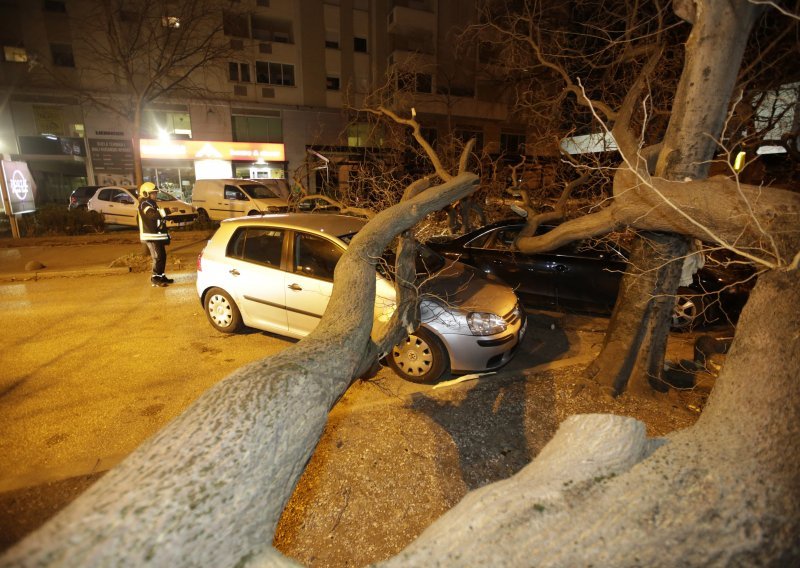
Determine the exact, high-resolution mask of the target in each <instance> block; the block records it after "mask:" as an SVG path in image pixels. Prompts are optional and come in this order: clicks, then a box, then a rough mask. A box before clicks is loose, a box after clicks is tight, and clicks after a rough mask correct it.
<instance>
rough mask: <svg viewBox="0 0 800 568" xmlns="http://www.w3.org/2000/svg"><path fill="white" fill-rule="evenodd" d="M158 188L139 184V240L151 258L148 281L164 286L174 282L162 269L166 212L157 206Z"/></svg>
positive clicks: (167, 237) (163, 266)
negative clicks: (151, 265) (150, 272)
mask: <svg viewBox="0 0 800 568" xmlns="http://www.w3.org/2000/svg"><path fill="white" fill-rule="evenodd" d="M157 195H158V189H157V188H156V186H155V184H154V183H151V182H149V181H146V182H144V183H143V184H142V185H140V186H139V198H140V199H139V240H141V241H142V242H143V243H145V244H146V245H147V248H148V249H149V250H150V256H151V257H152V258H153V274H152V276H150V283H151V284H152V285H153V286H161V287H164V286H166V285H167V284H172V283H173V282H175V281H174V280H173V279H172V278H167V275H166V274H164V269H165V268H166V266H167V245H168V244H169V233H168V232H167V219H166V217H167V212H166V211H165V210H164V209H159V208H158V203H157V202H156V196H157Z"/></svg>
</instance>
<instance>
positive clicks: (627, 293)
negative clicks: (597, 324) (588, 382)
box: [587, 233, 686, 396]
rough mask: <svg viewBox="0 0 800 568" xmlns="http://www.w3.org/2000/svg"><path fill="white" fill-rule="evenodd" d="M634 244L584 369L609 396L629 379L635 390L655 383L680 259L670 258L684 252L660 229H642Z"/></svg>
mask: <svg viewBox="0 0 800 568" xmlns="http://www.w3.org/2000/svg"><path fill="white" fill-rule="evenodd" d="M634 243H635V244H634V247H633V249H632V250H631V258H630V262H629V268H628V271H627V272H626V273H625V275H624V276H623V277H622V281H621V283H620V293H619V297H618V299H617V303H616V305H615V306H614V312H613V313H612V315H611V321H610V322H609V326H608V330H607V331H606V335H605V338H604V341H603V347H602V349H601V350H600V353H599V354H598V356H597V358H596V359H595V360H594V361H593V362H592V363H590V364H589V366H588V368H587V374H588V376H589V377H591V378H594V379H596V380H597V382H598V383H599V384H600V385H601V386H602V387H604V388H605V389H606V391H607V392H610V393H611V394H612V395H614V396H616V395H619V394H621V393H622V392H623V391H625V390H626V388H628V385H629V381H630V389H631V391H635V392H636V393H638V394H647V393H650V392H652V389H651V387H650V385H651V384H652V383H653V382H656V383H658V382H660V380H661V373H662V371H663V361H664V354H665V353H666V348H667V339H668V336H669V327H670V320H671V316H672V307H673V305H674V296H673V294H674V290H675V289H676V288H677V283H678V279H679V277H680V269H681V264H682V260H675V259H676V258H681V257H682V256H683V254H684V253H685V252H686V245H685V242H684V240H683V239H680V238H675V237H671V236H669V235H665V234H660V233H644V234H642V236H641V237H637V238H636V240H635V241H634Z"/></svg>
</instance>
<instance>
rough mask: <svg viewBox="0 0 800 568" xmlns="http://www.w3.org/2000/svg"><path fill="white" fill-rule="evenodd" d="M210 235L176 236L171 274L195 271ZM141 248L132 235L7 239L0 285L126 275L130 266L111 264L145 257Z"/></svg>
mask: <svg viewBox="0 0 800 568" xmlns="http://www.w3.org/2000/svg"><path fill="white" fill-rule="evenodd" d="M209 235H210V233H209V232H206V231H192V232H180V233H173V235H172V237H173V238H172V243H171V244H170V245H169V246H168V247H167V259H168V262H169V266H170V267H171V268H172V270H173V271H176V270H192V269H194V266H195V260H196V259H197V255H198V254H199V253H200V251H202V250H203V247H204V246H205V244H206V242H207V240H208V238H209ZM142 247H143V245H142V243H141V242H139V238H138V234H137V233H135V232H133V231H130V232H124V233H118V234H111V235H106V234H104V235H92V236H91V237H89V236H81V237H69V236H63V237H40V238H36V239H18V240H11V239H4V240H3V241H2V242H0V282H15V281H21V280H40V279H44V278H64V277H76V276H84V275H90V274H91V275H99V276H102V275H112V274H124V273H127V272H130V271H131V266H130V265H125V264H126V263H125V262H124V261H123V262H122V263H121V264H122V265H120V266H112V263H114V261H117V260H118V259H123V257H127V256H134V255H136V256H145V255H144V254H143V248H142Z"/></svg>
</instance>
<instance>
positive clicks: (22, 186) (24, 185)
mask: <svg viewBox="0 0 800 568" xmlns="http://www.w3.org/2000/svg"><path fill="white" fill-rule="evenodd" d="M8 186H9V189H10V190H11V193H13V194H14V195H16V196H17V199H19V200H20V201H25V198H26V197H28V190H29V189H30V188H29V186H28V180H26V179H25V176H23V175H22V172H20V171H19V170H17V171H15V172H14V173H13V174H11V179H10V180H8Z"/></svg>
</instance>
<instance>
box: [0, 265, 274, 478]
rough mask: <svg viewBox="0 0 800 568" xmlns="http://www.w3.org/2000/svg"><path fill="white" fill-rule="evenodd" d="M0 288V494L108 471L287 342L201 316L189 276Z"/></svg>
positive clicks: (71, 280) (115, 278) (113, 278)
mask: <svg viewBox="0 0 800 568" xmlns="http://www.w3.org/2000/svg"><path fill="white" fill-rule="evenodd" d="M174 277H175V278H176V283H175V284H174V285H172V286H170V287H168V288H153V287H151V286H150V284H149V275H148V274H146V273H139V274H133V273H132V274H125V275H118V276H108V277H82V278H60V279H52V280H41V281H26V282H19V283H3V284H0V313H2V314H3V318H2V322H3V331H2V333H3V355H2V361H3V363H2V367H0V455H1V456H3V458H2V460H1V461H0V493H2V492H5V491H9V490H13V489H19V488H23V487H27V486H31V485H36V484H39V483H44V482H49V481H54V480H61V479H65V478H69V477H72V476H76V475H82V474H86V473H91V472H97V471H103V470H105V469H108V468H109V467H111V466H112V465H113V464H115V463H116V462H117V461H119V460H120V459H121V458H122V457H124V456H125V455H127V454H128V453H130V452H131V451H132V450H133V449H134V448H136V446H138V445H139V444H140V443H141V442H142V441H143V440H144V439H146V438H147V437H148V436H150V435H151V434H153V433H154V432H155V431H157V430H158V429H159V428H161V427H162V426H163V425H164V424H166V423H167V422H168V421H169V420H170V419H172V418H174V417H175V416H177V415H178V414H179V413H180V412H181V411H182V410H184V409H185V408H186V407H187V406H188V405H189V404H190V403H191V402H192V401H193V400H195V399H196V398H197V397H198V396H199V395H200V394H201V393H203V392H204V391H205V390H206V389H208V388H209V387H210V386H211V385H213V384H214V383H216V382H217V381H219V380H220V379H222V378H223V377H225V376H226V375H227V374H228V373H230V372H231V371H233V370H234V369H236V368H238V367H240V366H242V365H243V364H245V363H248V362H250V361H253V360H256V359H259V358H261V357H263V356H265V355H269V354H271V353H275V352H276V351H278V350H280V349H282V348H284V347H285V346H286V345H288V344H289V343H288V341H287V340H284V339H280V338H277V337H274V336H270V335H268V334H265V333H260V332H255V331H253V332H251V333H245V334H240V335H237V336H234V337H231V336H226V335H223V334H220V333H219V332H217V331H215V330H214V329H213V328H212V327H211V326H210V325H209V324H208V323H207V321H206V319H205V316H204V314H203V311H202V308H201V307H200V304H199V302H198V300H197V295H196V292H195V289H194V273H193V272H192V273H189V272H186V273H177V274H174Z"/></svg>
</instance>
